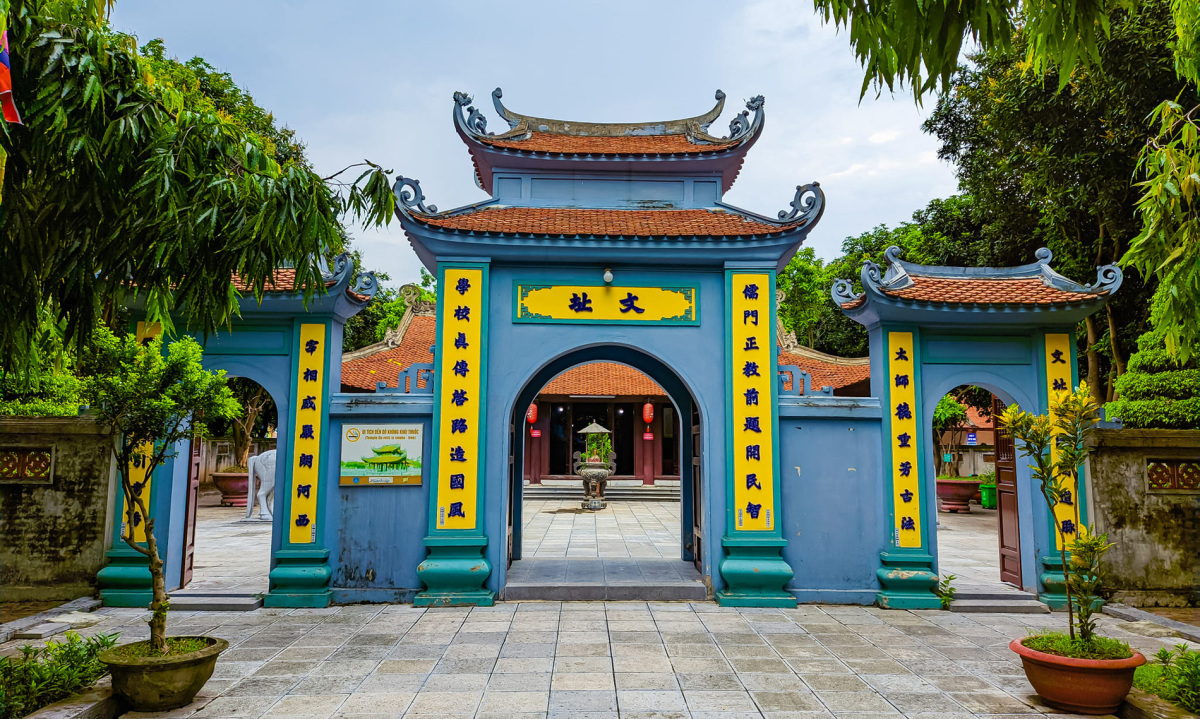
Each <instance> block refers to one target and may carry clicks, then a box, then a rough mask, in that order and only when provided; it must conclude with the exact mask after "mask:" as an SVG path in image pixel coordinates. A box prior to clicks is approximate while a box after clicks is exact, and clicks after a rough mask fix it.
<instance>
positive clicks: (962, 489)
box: [937, 479, 979, 512]
mask: <svg viewBox="0 0 1200 719" xmlns="http://www.w3.org/2000/svg"><path fill="white" fill-rule="evenodd" d="M978 491H979V482H978V481H971V480H957V479H939V480H938V481H937V496H938V499H940V500H942V511H943V512H970V511H971V498H972V497H974V496H975V493H976V492H978Z"/></svg>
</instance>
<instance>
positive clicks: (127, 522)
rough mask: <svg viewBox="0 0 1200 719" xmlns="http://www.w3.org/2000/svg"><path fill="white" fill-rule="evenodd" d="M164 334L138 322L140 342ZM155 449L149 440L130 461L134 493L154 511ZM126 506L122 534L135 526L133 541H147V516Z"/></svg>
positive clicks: (156, 327) (133, 504)
mask: <svg viewBox="0 0 1200 719" xmlns="http://www.w3.org/2000/svg"><path fill="white" fill-rule="evenodd" d="M160 334H162V325H160V324H159V323H157V322H153V323H151V322H138V323H137V331H136V333H135V336H136V337H137V341H138V344H145V343H147V342H149V341H150V340H152V339H154V338H155V337H157V336H159V335H160ZM153 451H154V445H153V444H151V443H149V442H147V443H146V444H143V445H142V446H141V447H138V448H137V450H135V451H134V454H133V458H132V459H131V460H130V461H129V483H130V484H131V485H132V486H133V494H134V496H135V497H138V498H140V499H141V500H142V502H143V503H144V504H145V505H146V511H149V512H153V511H154V510H153V509H151V508H150V483H151V480H152V479H153V477H152V476H150V475H149V474H147V473H146V470H147V469H148V465H149V462H150V456H151V454H152V453H153ZM126 504H127V506H126V507H125V518H124V521H123V522H122V524H121V535H122V536H125V537H128V536H130V533H129V528H130V527H131V526H132V527H133V535H132V536H133V541H135V542H145V541H146V518H145V517H143V516H142V513H141V511H140V510H139V509H138V507H137V502H136V501H132V502H127V503H126Z"/></svg>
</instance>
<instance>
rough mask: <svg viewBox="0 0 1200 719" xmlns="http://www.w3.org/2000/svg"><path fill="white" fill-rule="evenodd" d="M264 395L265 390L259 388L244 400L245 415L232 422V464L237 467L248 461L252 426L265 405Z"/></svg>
mask: <svg viewBox="0 0 1200 719" xmlns="http://www.w3.org/2000/svg"><path fill="white" fill-rule="evenodd" d="M265 395H266V390H264V389H263V388H262V387H259V388H258V389H257V390H256V391H255V392H254V395H253V396H251V397H249V398H247V399H246V402H245V413H244V414H243V416H242V418H241V419H235V420H234V421H233V427H232V430H233V459H234V462H233V463H234V464H235V465H236V466H238V467H245V466H246V464H247V463H248V462H249V461H250V444H251V441H252V439H253V437H252V434H253V433H254V425H255V424H256V423H257V422H258V415H259V414H261V413H262V409H263V405H265V404H266V397H265Z"/></svg>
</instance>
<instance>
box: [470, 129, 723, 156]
mask: <svg viewBox="0 0 1200 719" xmlns="http://www.w3.org/2000/svg"><path fill="white" fill-rule="evenodd" d="M475 139H477V140H478V141H479V142H482V143H483V144H485V145H491V146H492V147H501V148H504V149H508V150H521V151H523V152H548V153H553V154H563V155H683V154H686V155H698V154H702V153H706V152H722V151H724V150H728V149H729V148H731V147H736V146H738V145H739V144H741V143H740V141H734V142H726V143H721V144H702V143H698V142H692V141H691V140H689V139H688V137H687V135H679V134H675V135H622V136H619V137H600V136H584V135H560V134H557V133H549V132H531V133H529V137H527V138H523V139H517V138H508V139H493V138H489V137H477V138H475Z"/></svg>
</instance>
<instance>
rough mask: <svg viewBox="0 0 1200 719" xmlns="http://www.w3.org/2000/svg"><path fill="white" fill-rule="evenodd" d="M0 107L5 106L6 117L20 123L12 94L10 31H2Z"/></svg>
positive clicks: (0, 34)
mask: <svg viewBox="0 0 1200 719" xmlns="http://www.w3.org/2000/svg"><path fill="white" fill-rule="evenodd" d="M0 107H3V108H4V119H5V120H6V121H7V122H14V123H16V124H18V125H20V124H23V123H22V122H21V113H19V112H17V104H16V103H15V102H13V96H12V66H11V65H10V64H9V60H8V31H7V30H6V31H4V32H3V33H0Z"/></svg>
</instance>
